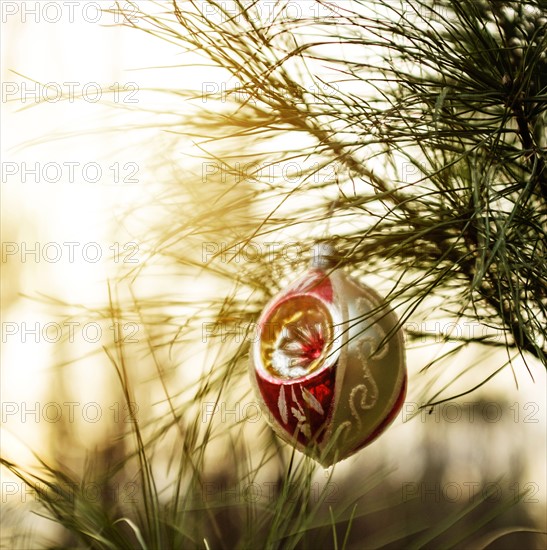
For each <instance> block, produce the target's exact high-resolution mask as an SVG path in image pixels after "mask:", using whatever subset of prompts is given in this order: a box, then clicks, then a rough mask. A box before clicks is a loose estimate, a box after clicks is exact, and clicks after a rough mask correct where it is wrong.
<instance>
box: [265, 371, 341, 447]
mask: <svg viewBox="0 0 547 550" xmlns="http://www.w3.org/2000/svg"><path fill="white" fill-rule="evenodd" d="M335 376H336V365H333V366H332V367H331V368H328V369H325V370H323V371H321V372H319V373H318V374H316V375H315V376H313V377H311V378H309V379H306V380H303V381H295V382H287V381H280V382H271V381H270V380H267V379H265V378H263V377H261V376H260V375H259V373H258V372H256V381H257V384H258V387H259V389H260V393H261V394H262V398H263V399H264V402H265V404H266V406H267V407H268V409H269V410H270V412H271V414H272V415H273V416H274V418H275V420H276V421H277V423H278V424H279V425H280V426H282V427H283V429H285V430H286V431H287V433H288V434H289V435H290V436H291V437H293V436H296V438H297V440H298V442H299V443H301V444H303V445H308V444H309V443H310V442H311V441H315V442H317V443H319V442H320V441H321V440H322V438H323V435H324V431H325V426H326V423H327V420H328V419H329V418H330V415H331V406H332V399H333V396H334V380H335Z"/></svg>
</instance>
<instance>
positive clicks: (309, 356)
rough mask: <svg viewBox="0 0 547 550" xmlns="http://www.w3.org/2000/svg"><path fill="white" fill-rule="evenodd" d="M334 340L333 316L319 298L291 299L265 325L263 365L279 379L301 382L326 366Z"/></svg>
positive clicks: (306, 296) (278, 307)
mask: <svg viewBox="0 0 547 550" xmlns="http://www.w3.org/2000/svg"><path fill="white" fill-rule="evenodd" d="M332 340H333V321H332V316H331V314H330V312H329V310H328V308H327V306H326V305H325V304H324V303H323V302H322V301H321V300H320V299H319V298H316V297H314V296H310V295H298V296H294V297H292V298H288V299H287V300H284V301H283V302H281V304H279V305H278V306H277V307H276V309H275V310H274V311H273V312H272V313H271V314H270V316H269V318H268V319H266V321H265V322H264V323H263V325H262V334H261V341H260V354H261V358H262V364H263V366H264V368H265V369H266V371H268V372H269V373H270V374H271V375H273V376H275V377H276V378H281V379H288V380H290V379H294V378H300V377H301V376H305V375H308V374H310V373H312V372H314V371H316V370H318V369H319V368H320V367H321V366H322V365H323V363H324V361H325V359H326V357H327V355H328V354H329V351H330V349H331V347H332Z"/></svg>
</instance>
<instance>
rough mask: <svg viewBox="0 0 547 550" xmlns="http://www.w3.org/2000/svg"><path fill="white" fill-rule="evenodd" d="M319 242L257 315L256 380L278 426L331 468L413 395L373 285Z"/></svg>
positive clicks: (394, 325) (391, 323) (391, 317)
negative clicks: (340, 265)
mask: <svg viewBox="0 0 547 550" xmlns="http://www.w3.org/2000/svg"><path fill="white" fill-rule="evenodd" d="M335 265H336V258H335V251H334V249H333V248H332V247H331V246H329V245H327V244H321V245H318V246H317V247H316V249H315V254H314V257H313V260H312V263H311V266H310V269H309V270H308V271H307V272H306V273H304V275H303V276H302V277H300V278H299V279H298V280H296V281H295V282H294V283H293V284H291V285H290V286H289V287H288V288H286V289H285V290H283V291H282V292H281V293H280V294H278V295H277V296H275V297H274V298H273V299H272V300H271V301H270V302H269V303H268V304H267V305H266V307H265V308H264V310H263V312H262V314H261V316H260V318H259V320H258V332H257V334H258V336H259V337H258V338H256V339H255V340H254V342H253V344H252V347H251V351H250V371H251V379H252V381H253V384H254V386H255V389H256V393H257V396H258V397H259V402H260V405H261V407H262V408H263V410H264V412H265V413H266V416H267V418H269V420H270V424H271V425H272V427H273V428H274V430H275V431H276V433H277V434H278V435H279V436H280V437H281V438H282V439H284V440H285V441H287V442H289V443H291V444H292V445H295V446H296V447H297V448H298V449H299V450H301V451H303V452H305V453H306V454H308V455H310V456H312V457H313V458H314V459H316V460H317V461H318V462H320V463H321V464H323V465H324V466H330V465H331V464H333V463H335V462H337V461H340V460H343V459H344V458H347V457H348V456H350V455H352V454H353V453H355V452H357V451H358V450H359V449H361V448H363V447H364V446H365V445H368V444H369V443H370V442H371V441H373V440H374V439H375V438H376V437H377V436H378V435H380V434H381V433H382V432H383V431H384V430H385V429H386V428H387V427H388V425H389V424H390V423H391V422H392V421H393V420H394V418H395V417H396V415H397V413H398V412H399V410H400V409H401V406H402V404H403V401H404V398H405V393H406V381H407V375H406V366H405V352H404V343H403V334H402V330H401V328H400V325H399V322H398V319H397V317H396V315H395V313H394V312H393V311H392V310H391V308H390V307H389V306H388V305H387V304H386V303H385V302H384V301H383V300H382V299H381V298H380V297H379V296H378V294H377V293H376V292H375V291H374V290H372V289H371V288H369V287H367V286H365V285H363V284H361V283H359V282H358V281H356V280H355V279H353V278H352V277H350V276H348V275H347V274H346V273H345V272H344V271H343V270H342V269H335Z"/></svg>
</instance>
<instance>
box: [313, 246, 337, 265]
mask: <svg viewBox="0 0 547 550" xmlns="http://www.w3.org/2000/svg"><path fill="white" fill-rule="evenodd" d="M339 259H340V256H339V254H338V251H337V250H336V248H334V246H332V244H329V243H327V242H319V243H316V244H315V245H314V247H313V248H312V258H311V260H310V267H312V268H315V269H328V268H330V267H334V266H335V265H336V264H337V263H338V261H339Z"/></svg>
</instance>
